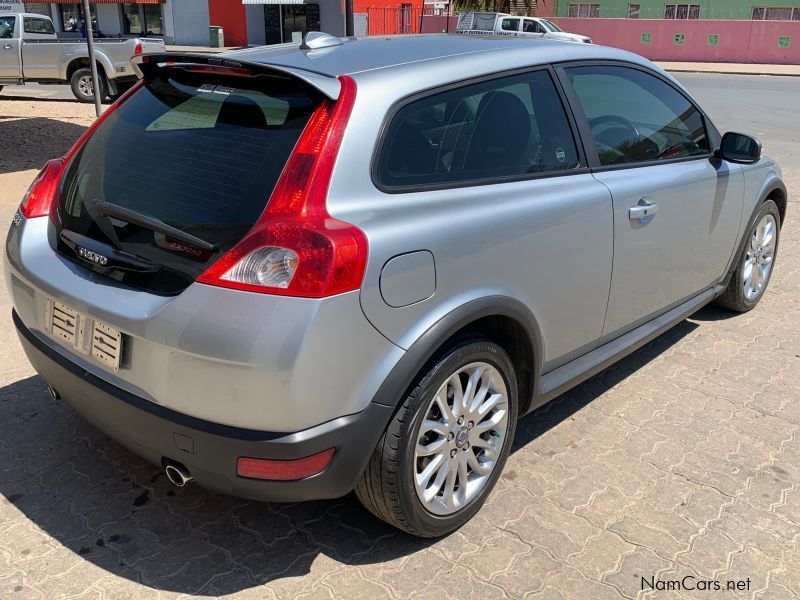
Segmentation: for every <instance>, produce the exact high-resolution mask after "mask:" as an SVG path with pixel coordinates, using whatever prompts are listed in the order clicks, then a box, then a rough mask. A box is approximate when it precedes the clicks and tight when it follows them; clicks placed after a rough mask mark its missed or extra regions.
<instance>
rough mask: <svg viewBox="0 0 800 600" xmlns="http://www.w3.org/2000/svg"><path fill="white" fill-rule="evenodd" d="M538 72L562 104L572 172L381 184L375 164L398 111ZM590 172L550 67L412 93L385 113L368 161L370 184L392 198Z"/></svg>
mask: <svg viewBox="0 0 800 600" xmlns="http://www.w3.org/2000/svg"><path fill="white" fill-rule="evenodd" d="M537 71H545V72H547V73H548V74H549V75H550V79H551V80H552V83H553V87H554V88H555V90H556V94H557V95H558V98H559V100H560V101H561V107H562V109H563V110H564V114H565V115H566V118H567V123H568V125H569V129H570V133H571V135H572V140H573V143H574V144H575V149H576V151H577V153H578V165H577V166H576V167H575V168H573V169H570V170H567V171H549V172H546V173H523V174H520V175H509V176H501V177H479V178H475V179H465V180H462V181H448V182H441V183H426V184H409V185H386V184H385V183H383V182H382V181H381V179H380V176H379V173H378V164H379V162H380V155H381V152H382V151H383V148H384V144H385V143H386V136H387V135H388V132H389V127H390V125H391V124H392V122H393V121H394V118H395V117H396V116H397V113H398V112H399V111H400V110H401V109H403V108H405V107H406V106H408V105H409V104H411V103H413V102H416V101H418V100H421V99H424V98H427V97H429V96H434V95H436V94H440V93H443V92H448V91H451V90H455V89H458V88H462V87H466V86H468V85H472V84H476V83H484V82H488V81H493V80H495V79H503V78H504V77H512V76H514V75H522V74H525V73H535V72H537ZM590 172H591V169H590V168H589V166H588V163H587V158H586V153H585V152H584V147H583V140H582V136H581V135H580V130H579V127H578V123H577V121H576V120H575V116H574V115H573V114H572V108H571V105H570V103H569V102H568V99H567V97H566V95H565V94H564V89H563V87H562V83H561V80H560V79H559V77H558V75H557V74H556V72H555V69H554V68H553V65H551V64H540V65H532V66H528V67H522V68H517V69H509V70H507V71H495V72H493V73H490V74H487V75H481V76H478V77H469V78H467V79H459V80H457V81H452V82H450V83H447V84H445V85H438V86H434V87H431V88H426V89H424V90H420V91H417V92H413V93H412V94H409V95H407V96H404V97H402V98H400V99H399V100H397V101H396V102H395V103H394V104H393V105H392V106H391V108H390V109H389V110H388V111H387V112H386V116H385V117H384V118H383V122H382V123H381V127H380V129H379V131H378V137H377V139H376V141H375V145H374V147H373V150H372V158H371V160H370V178H371V179H372V184H373V185H374V186H375V187H376V188H377V189H378V190H380V191H381V192H383V193H385V194H391V195H397V194H413V193H417V192H435V191H440V190H453V189H459V188H470V187H479V186H486V185H498V184H505V183H519V182H522V181H532V180H538V179H551V178H554V177H570V176H572V175H581V174H586V173H590Z"/></svg>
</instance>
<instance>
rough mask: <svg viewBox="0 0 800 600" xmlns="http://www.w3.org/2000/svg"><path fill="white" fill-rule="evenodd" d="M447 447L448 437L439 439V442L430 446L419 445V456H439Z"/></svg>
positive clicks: (435, 441) (436, 441)
mask: <svg viewBox="0 0 800 600" xmlns="http://www.w3.org/2000/svg"><path fill="white" fill-rule="evenodd" d="M446 445H447V437H446V435H445V437H443V438H439V439H438V440H434V441H433V442H431V443H430V444H424V445H423V444H419V443H418V444H417V456H420V457H423V456H430V455H431V454H438V453H439V452H442V450H443V449H444V447H445V446H446Z"/></svg>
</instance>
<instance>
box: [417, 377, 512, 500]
mask: <svg viewBox="0 0 800 600" xmlns="http://www.w3.org/2000/svg"><path fill="white" fill-rule="evenodd" d="M508 413H509V405H508V390H507V388H506V384H505V381H504V379H503V376H502V375H501V374H500V372H499V371H498V369H496V368H495V367H493V366H492V365H490V364H489V363H486V362H475V363H471V364H468V365H466V366H464V367H461V368H460V369H459V370H458V371H456V372H455V373H453V374H452V375H451V376H450V377H448V378H447V380H446V381H445V382H444V383H443V384H442V386H441V387H440V388H439V390H438V391H437V392H436V394H434V396H433V399H432V400H431V401H430V403H429V404H428V407H427V409H426V413H425V418H424V420H423V421H422V425H421V426H420V429H419V434H418V436H417V440H416V447H415V450H414V487H415V489H416V492H417V497H418V498H419V500H420V502H421V503H422V505H423V506H424V507H425V508H426V509H427V510H428V511H429V512H431V513H433V514H435V515H451V514H453V513H455V512H457V511H459V510H461V509H462V508H464V507H465V506H467V505H468V504H469V503H470V502H471V501H472V500H473V499H474V498H475V497H477V496H478V494H479V493H480V491H481V490H482V489H483V488H484V486H485V485H486V483H487V482H488V480H489V478H490V476H491V474H492V472H493V471H494V469H495V467H496V466H497V462H498V459H499V457H500V453H501V450H502V447H503V441H504V440H505V436H506V434H507V430H508Z"/></svg>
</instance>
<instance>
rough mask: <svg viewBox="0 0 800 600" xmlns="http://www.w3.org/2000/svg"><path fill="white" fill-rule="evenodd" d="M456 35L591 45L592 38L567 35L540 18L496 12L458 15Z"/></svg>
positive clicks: (556, 26)
mask: <svg viewBox="0 0 800 600" xmlns="http://www.w3.org/2000/svg"><path fill="white" fill-rule="evenodd" d="M456 33H460V34H464V35H507V36H521V37H538V38H545V39H548V40H564V41H567V42H580V43H583V44H591V43H592V40H591V38H588V37H586V36H585V35H578V34H577V33H567V32H566V31H563V30H562V29H561V28H560V27H559V26H558V25H556V24H555V23H553V22H552V21H548V20H547V19H540V18H539V17H515V16H513V15H509V14H506V13H496V12H472V11H469V12H462V13H459V15H458V25H457V26H456Z"/></svg>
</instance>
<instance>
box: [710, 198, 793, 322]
mask: <svg viewBox="0 0 800 600" xmlns="http://www.w3.org/2000/svg"><path fill="white" fill-rule="evenodd" d="M780 234H781V213H780V211H779V210H778V206H777V205H776V204H775V202H773V201H772V200H767V201H766V202H764V204H762V205H761V208H760V209H759V211H758V214H757V215H756V218H755V223H754V225H753V226H752V227H751V229H750V231H749V232H748V234H747V235H748V238H747V242H746V243H745V247H744V249H743V250H742V252H741V254H740V255H739V257H738V258H737V263H736V267H735V269H736V270H735V271H734V272H733V276H732V277H731V279H730V282H729V283H728V287H727V288H725V291H724V292H723V293H722V295H721V296H720V297H719V298H718V299H717V304H719V305H720V306H722V307H723V308H727V309H728V310H733V311H736V312H747V311H749V310H752V309H753V308H755V306H756V304H758V302H759V300H761V298H762V297H763V296H764V292H765V291H766V290H767V285H768V284H769V280H770V277H772V268H773V266H774V265H775V258H776V256H777V255H778V241H779V238H780Z"/></svg>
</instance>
